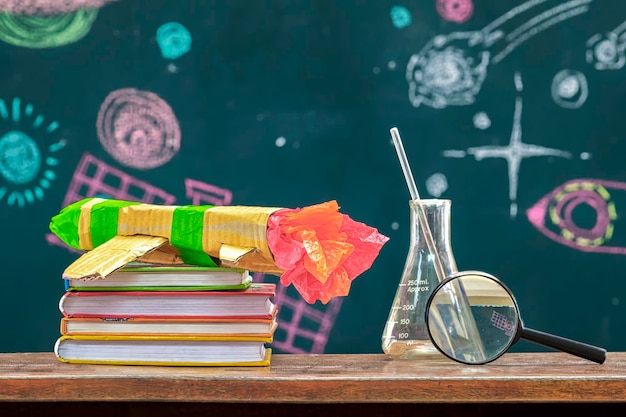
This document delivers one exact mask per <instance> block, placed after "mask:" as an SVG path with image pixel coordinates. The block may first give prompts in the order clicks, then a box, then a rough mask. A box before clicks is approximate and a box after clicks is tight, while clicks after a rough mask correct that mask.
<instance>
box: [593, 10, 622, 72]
mask: <svg viewBox="0 0 626 417" xmlns="http://www.w3.org/2000/svg"><path fill="white" fill-rule="evenodd" d="M625 39H626V21H624V22H622V23H621V24H620V25H619V26H617V27H616V28H615V29H613V30H611V31H609V32H607V33H604V34H601V33H596V34H595V35H593V36H592V37H590V38H589V39H588V40H587V42H586V44H585V46H586V47H587V50H586V51H585V58H586V59H587V62H588V63H589V64H592V65H593V66H594V68H595V69H597V70H600V71H603V70H618V69H620V68H622V67H623V66H624V63H626V56H625V54H624V49H626V42H625Z"/></svg>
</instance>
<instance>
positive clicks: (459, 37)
mask: <svg viewBox="0 0 626 417" xmlns="http://www.w3.org/2000/svg"><path fill="white" fill-rule="evenodd" d="M547 1H548V0H529V1H527V2H525V3H522V4H520V5H519V6H516V7H514V8H512V9H511V10H509V11H508V12H507V13H505V14H503V15H502V16H500V17H498V18H497V19H495V20H494V21H493V22H491V23H489V24H488V25H486V26H485V27H483V28H482V29H480V30H477V31H470V32H453V33H450V34H446V35H437V36H435V37H434V38H433V39H432V40H430V41H429V42H428V43H427V44H426V45H425V46H424V47H423V48H422V49H421V50H420V51H419V52H418V53H416V54H414V55H412V56H411V57H410V58H409V60H408V63H407V67H406V74H405V77H406V80H407V82H408V85H409V91H408V95H409V101H410V103H411V104H412V105H413V106H414V107H419V106H420V105H422V104H423V105H426V106H430V107H433V108H443V107H446V106H451V105H456V106H463V105H469V104H472V103H473V102H474V101H475V97H476V95H477V94H478V92H479V91H480V89H481V87H482V84H483V82H484V80H485V78H486V76H487V69H488V67H489V65H495V64H498V63H499V62H500V61H502V60H503V59H504V58H505V57H507V56H508V55H509V54H510V53H511V52H513V50H515V49H516V48H517V47H518V46H520V45H521V44H523V43H524V42H526V41H527V40H529V39H530V38H532V37H534V36H536V35H537V34H539V33H541V32H543V31H545V30H546V29H548V28H550V27H552V26H554V25H556V24H558V23H560V22H563V21H565V20H568V19H571V18H573V17H575V16H578V15H581V14H583V13H585V12H587V11H588V10H589V3H591V2H592V1H593V0H571V1H568V2H565V3H562V4H559V5H557V6H554V7H552V8H549V9H546V10H543V11H536V8H537V7H539V5H541V4H542V3H545V2H547ZM531 12H535V13H536V14H535V15H530V13H531ZM528 15H530V16H528ZM519 20H524V22H523V23H519Z"/></svg>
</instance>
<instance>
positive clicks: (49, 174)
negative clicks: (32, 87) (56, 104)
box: [0, 97, 67, 207]
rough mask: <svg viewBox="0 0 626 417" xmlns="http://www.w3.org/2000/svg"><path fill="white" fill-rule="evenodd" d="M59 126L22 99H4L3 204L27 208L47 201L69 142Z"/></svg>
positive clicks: (0, 136)
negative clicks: (63, 151)
mask: <svg viewBox="0 0 626 417" xmlns="http://www.w3.org/2000/svg"><path fill="white" fill-rule="evenodd" d="M59 126H60V124H59V122H58V121H56V120H54V119H48V118H46V117H44V116H43V115H42V114H41V113H39V112H37V111H36V109H35V107H34V106H33V105H32V104H30V103H22V99H21V98H19V97H14V98H13V100H12V101H11V102H9V103H7V102H5V101H4V100H3V99H1V98H0V202H3V201H4V202H5V203H6V204H7V205H8V206H14V207H24V206H26V205H27V204H34V203H36V202H38V201H43V200H44V198H45V193H46V191H47V190H48V189H49V188H50V187H51V186H52V181H54V180H55V179H56V171H55V169H56V167H57V166H59V164H60V163H61V161H60V159H59V158H58V157H57V152H59V151H61V150H62V149H64V148H65V146H66V143H67V141H66V140H65V139H64V138H63V137H62V134H61V133H60V130H59Z"/></svg>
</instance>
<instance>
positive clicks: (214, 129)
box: [0, 0, 626, 353]
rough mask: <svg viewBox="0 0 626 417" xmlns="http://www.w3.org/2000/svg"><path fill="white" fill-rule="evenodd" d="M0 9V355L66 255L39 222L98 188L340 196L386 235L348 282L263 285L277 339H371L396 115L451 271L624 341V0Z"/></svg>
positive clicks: (399, 179)
mask: <svg viewBox="0 0 626 417" xmlns="http://www.w3.org/2000/svg"><path fill="white" fill-rule="evenodd" d="M2 3H3V5H0V62H1V64H0V235H1V236H2V237H3V240H4V243H3V245H2V252H1V253H2V255H1V259H2V272H1V273H0V279H1V280H2V288H3V290H2V292H1V293H0V306H1V310H0V311H1V312H2V314H3V315H4V320H5V323H4V325H3V330H2V336H1V337H0V351H5V352H13V351H51V350H52V347H53V345H54V342H55V340H56V338H57V337H58V335H59V321H60V318H61V314H60V312H59V309H58V306H57V304H58V300H59V298H60V296H61V295H62V294H63V292H64V288H63V283H62V280H61V278H60V274H61V272H62V271H63V269H64V268H65V267H66V266H67V265H68V264H69V263H70V262H71V261H73V260H74V259H76V257H77V254H76V253H75V252H72V251H70V250H68V249H67V248H65V247H64V246H62V245H61V244H59V242H58V241H56V240H55V239H54V236H51V235H50V234H49V230H48V222H49V220H50V218H51V216H53V215H54V214H56V213H57V212H58V211H59V210H60V209H61V207H63V206H64V205H65V204H68V203H69V202H71V201H74V200H76V199H78V198H81V197H86V196H98V195H99V196H107V197H112V198H118V199H132V200H137V201H144V202H154V203H164V204H218V205H221V204H238V205H254V206H279V207H291V208H296V207H303V206H307V205H311V204H315V203H320V202H324V201H330V200H337V202H338V203H339V205H340V206H341V211H342V212H343V213H346V214H348V215H350V217H351V218H353V219H355V220H357V221H361V222H364V223H366V224H368V225H371V226H373V227H376V228H378V230H379V231H380V232H381V233H383V234H385V235H386V236H388V237H389V238H390V240H389V242H388V243H387V244H386V245H385V246H384V247H383V249H382V250H381V252H380V255H379V257H378V258H377V260H376V262H375V263H374V265H373V266H372V267H371V268H370V269H369V270H368V271H366V272H365V273H363V274H362V275H361V276H359V277H358V278H357V279H356V280H355V281H354V282H353V285H352V290H351V293H350V295H349V296H348V297H345V298H341V299H337V300H336V301H335V302H331V303H329V304H327V305H321V304H319V305H312V306H311V305H306V304H305V303H304V302H303V301H302V300H301V299H299V298H298V295H297V294H296V293H295V292H294V291H293V289H292V288H291V287H289V288H281V290H280V292H279V294H278V300H277V301H278V303H279V304H280V305H281V313H280V316H279V321H280V323H281V326H280V331H279V332H278V333H277V336H276V342H275V349H276V350H277V351H279V352H315V353H321V352H326V353H380V352H382V350H381V334H382V331H383V328H384V324H385V321H386V319H387V316H388V312H389V308H390V306H391V303H392V301H393V297H394V293H395V290H396V286H397V284H398V282H399V279H400V275H401V272H402V269H403V266H404V261H405V258H406V255H407V251H408V242H409V224H408V223H409V206H408V200H409V193H408V189H407V186H406V183H405V181H404V177H403V175H402V171H401V169H400V165H399V163H398V159H397V156H396V154H395V150H394V148H393V144H392V143H391V140H390V136H389V129H390V128H391V127H394V126H397V127H398V128H399V130H400V132H401V134H402V138H403V141H404V146H405V149H406V152H407V154H408V158H409V161H410V163H411V166H412V168H413V174H414V177H415V180H416V183H417V186H418V189H419V190H420V194H421V196H422V197H423V198H435V197H439V198H447V199H450V200H451V201H452V218H451V224H452V229H451V233H452V247H453V252H454V256H455V258H456V261H457V264H458V266H459V268H460V269H481V270H485V271H487V272H490V273H492V274H494V275H496V276H498V277H500V278H501V279H502V280H503V281H504V282H505V283H506V284H507V285H508V286H509V287H510V288H511V289H512V290H513V292H514V293H515V295H516V297H517V299H518V303H519V305H520V309H521V313H522V317H523V319H524V322H525V325H526V326H528V327H531V328H536V329H539V330H543V331H546V332H553V333H556V334H559V335H562V336H565V337H570V338H574V339H577V340H581V341H584V342H587V343H591V344H596V345H599V346H602V347H605V348H606V349H608V350H623V349H625V348H626V337H625V336H624V334H623V332H622V331H621V330H622V329H623V328H624V325H625V323H624V317H626V312H625V310H624V309H625V307H624V306H625V305H626V283H625V282H624V280H623V270H624V268H625V267H626V256H625V255H626V230H625V229H624V228H625V227H626V226H625V225H624V222H623V220H622V218H623V217H624V216H625V215H626V169H625V167H626V165H625V164H624V155H626V145H625V144H626V141H625V140H624V138H623V136H624V134H623V132H624V129H623V123H624V111H625V109H626V83H625V82H624V74H625V73H626V68H624V63H625V62H626V60H625V54H624V49H625V47H624V46H625V45H626V44H625V42H626V36H625V32H626V23H625V22H626V2H623V1H617V0H615V1H602V2H601V1H598V0H595V1H594V0H573V1H567V2H566V1H555V0H528V1H523V0H515V1H507V2H504V1H497V0H490V1H488V0H484V1H483V0H473V1H472V0H437V1H436V0H432V1H420V2H415V1H412V2H407V1H397V2H391V1H376V2H373V1H357V0H345V1H344V0H341V1H323V0H319V1H316V0H310V1H298V2H294V1H287V0H274V1H263V2H259V1H245V0H241V1H209V0H207V1H201V0H188V1H172V0H168V1H166V0H117V1H104V0H92V1H91V2H89V1H78V0H77V1H74V2H72V1H65V0H64V1H61V0H58V1H56V0H47V1H44V0H40V1H33V2H27V3H28V6H26V5H24V4H23V2H20V1H17V0H14V1H12V0H8V1H4V2H2ZM72 3H76V4H75V5H73V4H72ZM86 3H90V5H91V6H92V8H91V9H78V8H77V5H79V4H82V5H84V4H86ZM256 279H257V280H274V281H277V277H275V276H271V275H266V276H263V275H261V274H257V275H256ZM515 349H518V350H535V349H540V348H539V347H537V346H532V345H530V344H518V345H516V346H515Z"/></svg>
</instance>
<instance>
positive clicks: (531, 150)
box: [443, 73, 572, 218]
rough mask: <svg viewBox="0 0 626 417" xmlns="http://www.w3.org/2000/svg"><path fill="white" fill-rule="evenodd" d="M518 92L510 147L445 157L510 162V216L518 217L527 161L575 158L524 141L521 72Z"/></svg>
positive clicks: (445, 153) (454, 152) (452, 152)
mask: <svg viewBox="0 0 626 417" xmlns="http://www.w3.org/2000/svg"><path fill="white" fill-rule="evenodd" d="M514 81H515V89H516V90H517V92H518V93H520V94H519V95H518V96H517V97H516V98H515V109H514V112H513V127H512V129H511V137H510V140H509V144H508V145H506V146H475V147H471V148H468V149H467V151H463V150H452V149H450V150H445V151H443V156H444V157H448V158H464V157H465V156H466V155H473V156H474V158H475V159H476V160H477V161H481V160H483V159H486V158H502V159H504V160H506V162H507V174H508V178H509V201H510V208H509V212H510V216H511V218H515V217H517V187H518V183H519V169H520V165H521V164H522V160H523V159H524V158H529V157H534V156H558V157H560V158H571V156H572V155H571V153H569V152H567V151H562V150H559V149H552V148H546V147H543V146H539V145H530V144H527V143H524V142H523V141H522V108H523V101H522V97H521V92H522V91H523V89H524V85H523V83H522V78H521V75H520V74H519V73H516V74H515V76H514Z"/></svg>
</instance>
